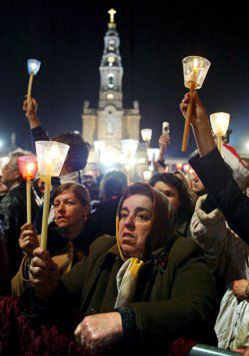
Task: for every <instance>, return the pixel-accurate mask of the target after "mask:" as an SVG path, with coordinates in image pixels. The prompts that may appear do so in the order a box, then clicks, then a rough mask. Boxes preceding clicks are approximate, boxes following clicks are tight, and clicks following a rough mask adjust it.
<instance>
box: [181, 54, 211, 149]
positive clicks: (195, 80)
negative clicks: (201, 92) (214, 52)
mask: <svg viewBox="0 0 249 356" xmlns="http://www.w3.org/2000/svg"><path fill="white" fill-rule="evenodd" d="M182 63H183V74H184V85H185V87H187V88H188V89H189V95H190V100H189V104H188V108H187V113H186V120H185V126H184V132H183V139H182V149H181V150H182V152H186V150H187V146H188V136H189V128H190V124H191V118H192V112H193V96H194V92H195V90H196V89H200V88H201V87H202V84H203V82H204V79H205V77H206V75H207V72H208V69H209V67H210V62H209V61H208V60H207V59H206V58H203V57H198V56H189V57H186V58H184V59H183V61H182Z"/></svg>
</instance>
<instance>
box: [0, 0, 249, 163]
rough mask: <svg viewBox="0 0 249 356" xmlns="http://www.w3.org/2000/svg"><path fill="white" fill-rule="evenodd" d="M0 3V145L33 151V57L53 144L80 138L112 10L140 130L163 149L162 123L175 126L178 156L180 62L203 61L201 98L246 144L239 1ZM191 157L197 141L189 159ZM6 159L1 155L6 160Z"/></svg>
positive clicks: (246, 40) (245, 67)
mask: <svg viewBox="0 0 249 356" xmlns="http://www.w3.org/2000/svg"><path fill="white" fill-rule="evenodd" d="M219 3H220V2H218V1H216V2H207V1H205V2H204V1H177V0H176V1H165V0H164V1H163V0H162V1H161V0H160V1H152V2H148V1H136V0H123V1H121V0H119V1H116V2H115V1H105V0H98V1H93V0H88V1H84V0H32V1H27V0H16V1H12V0H1V1H0V16H1V22H0V58H1V61H0V78H1V81H0V83H1V85H0V122H1V132H0V138H1V139H3V140H5V144H6V145H7V144H8V143H9V137H10V134H11V133H12V132H15V133H16V135H17V145H18V146H21V147H23V148H27V149H30V148H31V144H30V135H29V129H28V124H27V122H26V118H25V116H24V113H23V112H22V100H23V97H24V95H25V93H26V91H27V84H28V73H27V69H26V61H27V59H28V58H36V59H39V60H40V61H41V62H42V64H41V69H40V71H39V73H38V75H37V77H35V79H34V83H33V92H32V94H33V96H34V97H36V98H37V99H38V102H39V109H38V116H39V118H40V119H41V121H42V123H43V126H44V127H45V128H46V129H47V131H48V132H49V134H50V135H54V134H56V133H59V132H63V131H73V130H80V132H81V125H82V123H81V114H82V108H83V102H84V100H90V106H91V107H97V102H98V90H99V65H100V60H101V56H102V52H103V37H104V34H105V32H106V30H107V23H108V20H109V15H108V14H107V11H108V9H110V8H111V7H114V8H115V9H116V10H117V15H116V18H115V19H116V23H117V30H118V32H119V35H120V41H121V45H120V53H121V56H122V63H123V67H124V77H123V94H124V107H125V108H130V107H132V102H133V100H138V101H139V103H140V111H141V115H142V120H141V128H146V127H150V128H152V129H153V140H152V145H153V146H156V145H157V139H158V136H159V134H160V132H161V125H162V122H163V121H169V122H170V126H171V127H170V129H171V139H172V142H171V145H170V147H169V150H168V154H169V155H170V156H174V155H177V156H181V153H180V147H181V139H182V132H183V119H182V116H181V114H180V111H179V103H180V101H181V99H182V97H183V95H184V93H185V92H186V90H187V89H186V88H184V85H183V74H182V63H181V61H182V59H183V58H184V57H186V56H188V55H200V56H203V57H205V58H207V59H209V60H210V61H211V63H212V64H211V67H210V70H209V72H208V75H207V77H206V80H205V82H204V86H203V88H202V89H201V91H200V96H201V98H202V100H203V102H204V103H205V105H206V107H207V109H208V112H209V113H212V112H216V111H225V112H228V113H230V114H231V125H230V128H231V129H232V130H233V134H232V135H231V143H232V144H233V145H235V146H242V145H244V144H245V142H246V141H247V140H249V127H248V126H249V125H248V117H249V36H248V35H249V21H248V11H247V10H246V9H245V8H243V7H239V3H240V2H239V1H237V2H235V1H233V2H232V4H231V3H230V2H227V3H226V5H223V6H221V5H219ZM194 149H195V143H194V140H193V137H192V134H191V137H190V142H189V150H188V153H189V154H190V153H191V152H192V151H193V150H194ZM0 153H1V152H0Z"/></svg>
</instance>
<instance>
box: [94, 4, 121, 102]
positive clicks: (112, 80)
mask: <svg viewBox="0 0 249 356" xmlns="http://www.w3.org/2000/svg"><path fill="white" fill-rule="evenodd" d="M108 13H109V14H110V22H109V23H108V30H107V32H106V34H105V37H104V52H103V55H102V59H101V63H100V67H99V72H100V91H99V108H100V109H103V108H105V107H106V105H108V104H112V105H114V106H115V107H116V108H117V109H122V108H123V103H122V101H123V94H122V77H123V67H122V62H121V56H120V54H119V45H120V40H119V35H118V32H117V31H116V23H115V22H114V15H115V14H116V11H115V10H114V9H111V10H109V11H108Z"/></svg>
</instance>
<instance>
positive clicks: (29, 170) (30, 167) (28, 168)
mask: <svg viewBox="0 0 249 356" xmlns="http://www.w3.org/2000/svg"><path fill="white" fill-rule="evenodd" d="M34 168H35V165H34V163H28V164H27V171H28V172H29V173H31V172H32V171H33V169H34Z"/></svg>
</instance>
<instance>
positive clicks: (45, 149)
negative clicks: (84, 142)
mask: <svg viewBox="0 0 249 356" xmlns="http://www.w3.org/2000/svg"><path fill="white" fill-rule="evenodd" d="M35 146H36V154H37V163H38V171H39V173H40V175H44V176H46V175H49V176H53V177H58V176H59V175H60V172H61V169H62V166H63V164H64V161H65V159H66V156H67V153H68V150H69V146H68V145H66V144H64V143H60V142H55V141H36V143H35Z"/></svg>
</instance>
